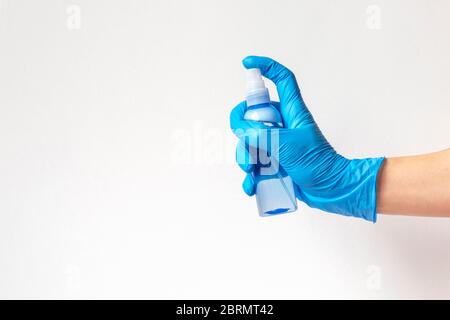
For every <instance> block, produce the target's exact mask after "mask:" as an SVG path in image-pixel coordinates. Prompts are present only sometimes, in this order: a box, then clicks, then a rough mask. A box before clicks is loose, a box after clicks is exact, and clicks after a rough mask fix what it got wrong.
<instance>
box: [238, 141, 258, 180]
mask: <svg viewBox="0 0 450 320" xmlns="http://www.w3.org/2000/svg"><path fill="white" fill-rule="evenodd" d="M236 162H237V164H238V165H239V167H240V168H241V169H242V170H244V171H245V172H247V173H250V172H252V171H253V169H254V167H255V162H254V159H253V157H252V156H251V154H250V152H249V150H248V147H247V146H246V143H245V142H244V141H243V140H239V142H238V144H237V147H236Z"/></svg>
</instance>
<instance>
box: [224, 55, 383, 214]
mask: <svg viewBox="0 0 450 320" xmlns="http://www.w3.org/2000/svg"><path fill="white" fill-rule="evenodd" d="M243 64H244V66H245V67H246V68H259V69H260V70H261V73H262V75H263V76H265V77H266V78H268V79H270V80H272V81H273V82H274V83H275V84H276V86H277V91H278V95H279V97H280V103H275V106H276V107H277V108H278V109H279V111H280V113H281V115H282V118H283V122H284V128H269V127H266V126H264V125H263V124H261V123H259V122H255V121H247V120H244V114H245V111H246V103H245V101H244V102H241V103H240V104H238V105H237V106H236V107H235V108H234V109H233V110H232V112H231V115H230V123H231V128H232V130H233V131H234V132H235V133H237V135H238V137H239V138H240V142H239V143H238V147H237V152H238V153H239V152H246V153H248V148H247V147H246V145H245V142H244V141H245V138H246V135H245V132H253V133H255V132H256V133H258V130H260V129H267V130H277V131H278V134H279V147H278V150H277V152H275V153H274V156H275V157H276V158H277V160H278V162H279V163H280V165H281V166H282V167H283V168H284V170H285V171H286V172H287V173H288V175H289V176H290V177H291V178H292V180H293V181H294V183H295V188H296V195H297V198H298V199H299V200H301V201H303V202H305V203H306V204H307V205H308V206H310V207H313V208H318V209H321V210H324V211H328V212H333V213H338V214H342V215H347V216H355V217H359V218H363V219H366V220H369V221H373V222H375V221H376V180H377V173H378V170H379V169H380V166H381V164H382V163H383V160H384V158H367V159H353V160H349V159H346V158H345V157H343V156H341V155H339V154H338V153H337V152H336V151H335V150H334V149H333V147H332V146H331V145H330V144H329V143H328V141H327V140H326V139H325V137H324V136H323V134H322V133H321V131H320V129H319V127H318V126H317V124H316V122H315V121H314V119H313V117H312V115H311V113H310V112H309V110H308V108H307V107H306V105H305V103H304V102H303V98H302V96H301V94H300V90H299V88H298V85H297V81H296V79H295V76H294V74H293V73H292V72H291V71H290V70H289V69H287V68H286V67H284V66H283V65H281V64H279V63H278V62H276V61H274V60H272V59H270V58H265V57H257V56H249V57H247V58H245V59H244V60H243ZM249 129H252V130H249ZM255 129H256V131H255ZM243 133H244V134H243ZM238 158H239V159H241V158H244V159H249V157H238ZM239 166H240V167H241V168H242V169H243V170H244V171H245V172H246V173H247V176H246V178H245V180H244V183H243V189H244V191H245V192H246V193H247V194H248V195H250V196H251V195H253V194H254V193H255V192H256V188H257V186H256V185H255V181H254V179H253V176H252V172H253V170H254V168H255V165H254V164H252V163H251V161H249V160H247V161H244V162H242V163H239Z"/></svg>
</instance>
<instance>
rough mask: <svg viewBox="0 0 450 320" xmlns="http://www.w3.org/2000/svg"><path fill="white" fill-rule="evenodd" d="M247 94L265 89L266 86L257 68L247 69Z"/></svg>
mask: <svg viewBox="0 0 450 320" xmlns="http://www.w3.org/2000/svg"><path fill="white" fill-rule="evenodd" d="M246 75H247V92H252V91H255V90H261V89H265V88H266V85H265V84H264V80H263V78H262V76H261V71H260V70H259V69H258V68H252V69H247V74H246Z"/></svg>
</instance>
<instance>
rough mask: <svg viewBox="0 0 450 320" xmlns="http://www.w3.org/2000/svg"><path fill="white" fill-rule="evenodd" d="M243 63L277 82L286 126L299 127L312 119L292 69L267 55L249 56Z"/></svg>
mask: <svg viewBox="0 0 450 320" xmlns="http://www.w3.org/2000/svg"><path fill="white" fill-rule="evenodd" d="M242 63H243V64H244V66H245V67H246V68H247V69H249V68H258V69H260V70H261V74H262V75H263V76H265V77H266V78H268V79H270V80H272V81H273V82H274V83H275V85H276V86H277V91H278V96H279V97H280V103H281V105H280V111H281V115H282V116H283V120H284V124H285V127H287V128H297V127H299V126H300V125H302V124H306V123H310V122H311V121H312V117H311V115H310V113H309V111H308V108H306V106H305V103H304V102H303V98H302V96H301V94H300V89H299V88H298V84H297V80H296V79H295V75H294V74H293V73H292V71H290V70H289V69H288V68H286V67H285V66H283V65H282V64H280V63H278V62H276V61H275V60H272V59H271V58H267V57H258V56H248V57H246V58H245V59H244V60H243V61H242Z"/></svg>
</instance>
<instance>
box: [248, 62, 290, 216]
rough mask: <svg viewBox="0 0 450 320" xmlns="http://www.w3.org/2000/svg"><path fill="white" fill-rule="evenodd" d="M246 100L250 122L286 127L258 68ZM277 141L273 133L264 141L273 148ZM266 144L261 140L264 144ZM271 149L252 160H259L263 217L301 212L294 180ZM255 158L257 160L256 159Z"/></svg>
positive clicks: (257, 174)
mask: <svg viewBox="0 0 450 320" xmlns="http://www.w3.org/2000/svg"><path fill="white" fill-rule="evenodd" d="M246 100H247V111H246V112H245V115H244V118H245V119H246V120H252V121H259V122H262V123H263V124H265V125H266V126H269V127H276V128H282V127H283V119H282V117H281V114H280V112H279V111H278V110H277V108H275V107H274V106H273V105H272V104H271V102H270V96H269V90H267V88H266V86H265V84H264V80H263V78H262V76H261V71H260V70H259V69H257V68H253V69H248V70H247V94H246ZM273 133H276V131H273ZM274 138H276V137H274V136H273V134H272V133H267V134H266V135H265V137H264V139H267V140H268V142H269V143H265V145H266V146H270V144H271V143H274ZM260 140H261V136H260ZM270 140H272V141H270ZM263 142H264V141H258V143H259V144H260V145H261V143H263ZM250 148H251V147H250ZM271 149H272V148H270V147H268V148H267V151H263V150H262V149H261V148H259V150H256V151H255V149H253V150H250V153H251V154H252V156H253V157H252V158H253V159H252V160H253V161H255V170H254V172H253V177H254V180H255V184H256V203H257V205H258V211H259V215H260V216H262V217H266V216H272V215H276V214H281V213H287V212H293V211H296V210H297V200H296V198H295V192H294V185H293V182H292V179H291V178H290V177H289V176H288V175H287V173H286V172H285V171H284V170H283V168H282V167H281V166H280V165H279V164H278V162H277V160H276V159H275V157H273V156H271V155H270V153H271V152H270V150H271ZM264 153H265V154H264ZM255 158H257V159H256V160H255Z"/></svg>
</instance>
